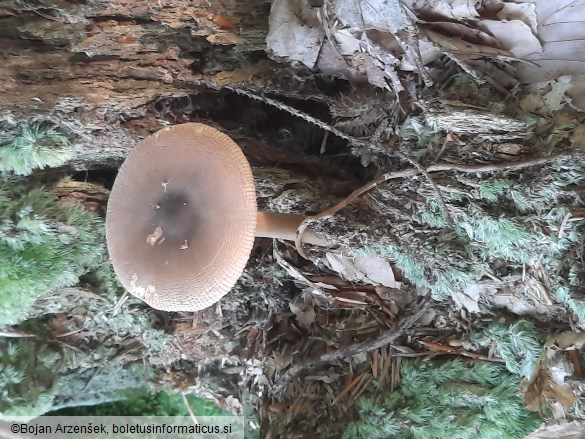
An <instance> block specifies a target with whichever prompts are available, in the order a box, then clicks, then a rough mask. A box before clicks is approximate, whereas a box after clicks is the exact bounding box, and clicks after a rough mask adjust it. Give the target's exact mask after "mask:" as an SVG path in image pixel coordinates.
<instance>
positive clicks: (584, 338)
mask: <svg viewBox="0 0 585 439" xmlns="http://www.w3.org/2000/svg"><path fill="white" fill-rule="evenodd" d="M584 345H585V332H570V331H568V332H561V333H560V334H557V335H555V336H554V337H552V338H550V339H549V340H547V342H546V344H545V345H544V346H545V347H551V346H555V347H557V348H558V349H560V350H562V351H567V350H573V349H581V348H582V347H583V346H584Z"/></svg>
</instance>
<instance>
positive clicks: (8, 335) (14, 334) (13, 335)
mask: <svg viewBox="0 0 585 439" xmlns="http://www.w3.org/2000/svg"><path fill="white" fill-rule="evenodd" d="M0 337H6V338H25V337H38V336H37V335H36V334H28V333H26V332H16V331H0Z"/></svg>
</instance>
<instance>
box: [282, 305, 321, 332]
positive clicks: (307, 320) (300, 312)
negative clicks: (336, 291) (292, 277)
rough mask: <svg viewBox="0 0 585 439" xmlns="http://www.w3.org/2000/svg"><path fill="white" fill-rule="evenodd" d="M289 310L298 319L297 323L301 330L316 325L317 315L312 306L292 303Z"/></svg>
mask: <svg viewBox="0 0 585 439" xmlns="http://www.w3.org/2000/svg"><path fill="white" fill-rule="evenodd" d="M289 308H290V310H291V311H292V313H293V314H294V315H295V317H296V321H297V323H298V324H299V326H300V327H301V328H305V329H309V327H310V326H311V325H312V324H313V323H315V318H316V317H317V314H316V313H315V310H314V309H313V305H312V304H308V303H303V302H300V303H291V304H289Z"/></svg>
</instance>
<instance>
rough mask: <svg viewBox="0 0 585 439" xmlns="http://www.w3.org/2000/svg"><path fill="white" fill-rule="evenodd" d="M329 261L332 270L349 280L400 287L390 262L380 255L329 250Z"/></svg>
mask: <svg viewBox="0 0 585 439" xmlns="http://www.w3.org/2000/svg"><path fill="white" fill-rule="evenodd" d="M325 256H326V258H327V262H329V266H330V267H331V269H332V270H334V271H336V272H337V273H339V274H340V275H341V276H342V277H344V278H345V279H347V280H349V281H355V282H364V283H369V284H380V285H383V286H385V287H388V288H396V289H399V288H400V287H401V286H402V284H401V283H400V282H396V280H395V278H394V271H393V270H392V266H391V265H390V263H389V262H388V261H387V260H386V259H384V258H381V257H379V256H366V255H364V256H355V257H352V256H349V255H344V254H342V253H334V252H327V253H326V254H325Z"/></svg>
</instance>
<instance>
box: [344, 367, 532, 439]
mask: <svg viewBox="0 0 585 439" xmlns="http://www.w3.org/2000/svg"><path fill="white" fill-rule="evenodd" d="M517 392H518V383H517V378H516V377H515V376H513V375H511V374H509V373H508V372H506V370H505V369H504V368H503V367H501V366H499V365H494V364H489V363H476V364H474V365H471V366H468V365H465V364H463V363H462V362H461V361H458V360H454V361H448V362H445V363H442V364H439V363H437V362H430V361H418V360H407V361H404V362H403V365H402V367H401V385H400V388H399V389H398V390H397V391H395V392H393V393H390V394H384V392H381V393H379V394H378V396H374V397H371V398H364V399H362V400H360V401H359V410H358V411H359V419H358V420H357V421H355V422H352V423H351V424H350V425H349V426H348V427H347V428H346V429H345V431H344V434H343V438H344V439H362V438H363V439H365V438H368V439H370V438H386V439H391V438H400V439H409V438H413V439H414V438H416V439H419V438H420V439H423V438H424V439H443V438H451V439H468V438H469V439H471V438H473V439H481V438H486V439H487V438H494V437H497V438H503V439H506V438H509V439H512V438H521V437H524V436H525V435H526V434H528V433H529V432H531V431H533V430H534V429H535V428H537V427H538V425H539V423H540V419H539V417H538V416H537V415H535V414H534V413H531V412H528V411H527V410H526V409H525V408H524V406H523V403H522V400H521V399H520V398H519V397H518V396H517V395H516V393H517Z"/></svg>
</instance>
